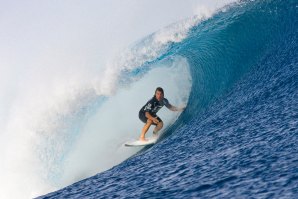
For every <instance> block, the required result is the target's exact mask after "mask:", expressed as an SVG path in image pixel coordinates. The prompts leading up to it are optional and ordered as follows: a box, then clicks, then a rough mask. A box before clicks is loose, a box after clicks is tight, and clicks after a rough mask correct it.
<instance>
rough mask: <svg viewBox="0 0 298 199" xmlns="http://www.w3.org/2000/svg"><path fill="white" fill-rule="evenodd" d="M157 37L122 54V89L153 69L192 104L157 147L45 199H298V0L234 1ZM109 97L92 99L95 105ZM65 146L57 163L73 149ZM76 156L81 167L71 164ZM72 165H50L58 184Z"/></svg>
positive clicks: (98, 105)
mask: <svg viewBox="0 0 298 199" xmlns="http://www.w3.org/2000/svg"><path fill="white" fill-rule="evenodd" d="M178 25H179V24H178ZM176 26H177V24H176ZM171 27H175V24H174V25H173V26H170V27H168V29H170V28H171ZM156 34H158V33H155V34H152V35H149V36H148V37H146V38H144V39H142V40H140V41H138V42H136V43H135V44H134V45H133V46H132V47H131V49H130V51H129V53H130V54H129V55H130V56H127V54H124V57H125V63H126V64H127V65H129V66H130V67H125V68H124V69H123V70H121V73H120V75H119V81H118V85H120V87H121V88H122V89H124V90H125V89H126V88H136V89H137V88H138V87H137V84H139V82H142V81H145V79H146V77H147V76H148V75H150V74H153V75H151V80H152V78H153V79H154V78H161V79H163V78H164V79H167V78H168V81H173V82H178V87H177V90H176V91H177V93H178V97H179V96H180V94H179V93H180V92H181V95H183V99H181V100H180V101H179V100H178V101H174V102H177V103H180V102H186V103H187V108H186V110H185V111H184V112H183V113H181V114H180V115H177V118H175V119H173V120H172V121H173V122H172V123H171V122H168V123H169V124H170V125H168V126H167V127H165V130H164V131H163V134H162V136H161V137H160V139H159V141H158V142H157V143H156V144H155V145H153V146H150V147H145V148H139V149H135V151H133V153H132V154H133V155H132V154H131V155H129V156H128V157H127V159H126V158H124V159H123V160H121V161H119V164H116V165H115V166H114V167H112V168H110V169H108V170H106V171H102V172H99V173H98V174H96V175H94V176H92V177H89V178H86V179H82V180H80V181H78V182H76V183H74V184H71V185H69V186H67V187H65V188H62V189H60V190H57V191H55V192H52V193H48V194H47V195H44V196H40V197H38V198H298V1H296V0H288V1H284V0H268V1H240V2H237V3H234V4H230V5H229V6H226V7H224V8H223V9H221V10H219V11H218V12H216V13H215V14H214V15H212V16H211V17H209V18H205V19H202V20H199V21H196V22H195V23H192V24H191V25H190V27H188V31H187V32H186V33H183V35H182V36H181V35H180V36H181V37H179V34H182V33H181V32H178V33H177V34H176V36H177V35H178V36H177V37H175V38H176V39H168V40H167V41H166V42H165V43H162V42H160V43H158V44H160V45H159V46H158V48H157V47H156V45H157V44H156ZM177 38H178V39H177ZM154 42H155V43H154ZM144 46H145V47H147V51H144V52H143V51H142V49H143V48H144ZM150 46H151V47H150ZM149 47H150V48H149ZM148 49H150V50H151V51H150V50H148ZM127 57H129V58H127ZM140 57H141V58H142V59H140ZM128 59H129V62H128V61H127V60H128ZM120 64H121V63H120ZM181 66H183V67H182V68H181ZM184 66H185V67H184ZM179 67H180V68H179ZM185 68H186V69H187V70H186V69H185ZM154 71H157V73H161V71H162V72H164V73H162V76H158V75H156V76H155V73H154ZM172 71H174V72H173V73H176V74H178V75H177V76H174V77H172V76H171V73H172ZM181 76H183V78H182V77H181ZM171 77H172V78H171ZM179 77H180V78H181V79H179ZM171 79H172V80H171ZM149 82H150V81H149ZM184 83H185V85H184ZM180 84H181V85H184V86H182V87H179V85H180ZM161 86H162V85H161ZM120 90H121V89H120ZM185 90H187V91H188V92H187V94H184V91H185ZM119 92H121V91H119ZM142 95H143V94H142ZM165 95H166V97H167V90H165ZM149 97H150V96H149V95H148V96H147V98H148V99H149ZM168 99H169V101H170V102H171V97H168ZM109 100H113V96H112V97H110V98H104V97H91V99H90V101H91V102H90V101H89V102H88V103H89V104H90V103H91V104H93V105H92V106H91V107H93V108H95V109H96V110H98V107H100V106H101V105H102V103H109ZM143 102H144V103H145V102H146V101H143ZM125 103H131V102H130V101H126V102H125ZM132 103H133V102H132ZM173 104H175V103H173ZM142 105H143V104H142ZM89 107H90V106H89ZM140 107H141V106H140ZM140 107H139V106H138V107H137V108H136V109H139V108H140ZM164 109H166V108H164ZM91 112H92V111H91ZM77 114H82V113H81V112H79V113H77ZM92 114H93V115H94V114H95V113H90V114H89V115H92ZM85 115H86V114H85ZM87 115H88V114H87ZM114 116H115V115H114ZM117 117H118V119H119V117H121V118H123V120H125V118H124V117H123V115H117ZM135 117H136V118H137V111H135ZM120 120H121V119H120ZM136 122H138V123H140V122H139V121H137V120H136ZM139 125H140V126H141V125H142V124H141V123H140V124H139ZM77 128H78V127H73V129H77ZM118 133H121V132H118ZM150 133H151V132H148V135H149V134H150ZM130 136H131V137H133V136H134V137H138V136H139V134H134V135H130ZM120 137H121V136H120ZM75 139H77V138H73V140H75ZM103 142H104V141H102V143H103ZM106 142H109V140H107V141H106ZM124 142H125V138H123V136H122V138H121V139H120V140H119V143H120V144H121V143H124ZM118 149H119V150H121V151H123V150H128V149H126V148H125V147H121V146H119V148H118ZM105 150H106V151H107V153H108V151H110V150H111V148H110V147H109V146H107V147H106V148H105ZM41 151H43V150H41ZM65 151H67V152H65V153H64V156H63V157H59V158H57V159H59V161H63V158H64V157H65V156H66V155H65V154H69V153H72V151H71V147H69V148H68V149H66V150H65ZM113 153H114V152H113V151H112V152H111V153H108V156H109V157H107V158H106V159H107V160H109V159H110V158H111V159H112V158H113V156H114V154H113ZM115 153H116V152H115ZM117 153H118V151H117ZM84 156H88V153H87V154H85V155H84ZM55 161H57V160H55ZM78 162H79V163H80V164H84V162H80V160H77V162H75V161H72V162H71V163H72V164H74V165H75V164H77V163H78ZM86 164H88V162H86ZM98 164H99V163H98ZM66 169H67V167H64V170H59V172H56V171H55V169H53V172H52V173H54V174H55V175H53V176H50V177H49V178H50V179H54V180H53V183H54V182H55V179H57V178H59V175H60V176H61V175H62V174H61V173H63V172H64V171H65V170H66Z"/></svg>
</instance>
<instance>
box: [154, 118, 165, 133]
mask: <svg viewBox="0 0 298 199" xmlns="http://www.w3.org/2000/svg"><path fill="white" fill-rule="evenodd" d="M162 127H163V122H162V121H160V122H158V123H157V125H156V127H155V128H154V130H153V134H154V135H157V133H158V131H160V129H162Z"/></svg>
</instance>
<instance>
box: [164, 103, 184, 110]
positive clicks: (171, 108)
mask: <svg viewBox="0 0 298 199" xmlns="http://www.w3.org/2000/svg"><path fill="white" fill-rule="evenodd" d="M167 108H168V109H170V110H171V111H183V110H184V109H185V107H176V106H173V105H172V104H169V106H167Z"/></svg>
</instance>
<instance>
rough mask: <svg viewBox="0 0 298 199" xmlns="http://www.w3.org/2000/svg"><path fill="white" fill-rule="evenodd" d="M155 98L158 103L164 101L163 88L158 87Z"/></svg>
mask: <svg viewBox="0 0 298 199" xmlns="http://www.w3.org/2000/svg"><path fill="white" fill-rule="evenodd" d="M154 96H155V98H156V99H157V100H158V101H160V100H162V99H163V97H164V92H163V89H162V88H161V87H157V88H156V90H155V95H154Z"/></svg>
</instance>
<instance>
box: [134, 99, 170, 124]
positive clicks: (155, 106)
mask: <svg viewBox="0 0 298 199" xmlns="http://www.w3.org/2000/svg"><path fill="white" fill-rule="evenodd" d="M163 106H166V107H167V108H171V104H170V103H169V101H168V100H167V99H166V98H163V99H162V100H161V101H158V100H157V99H156V98H155V96H154V97H152V98H151V99H150V100H149V101H148V102H147V103H146V104H145V105H144V106H143V107H142V108H141V110H140V112H139V117H140V116H141V117H142V119H141V118H140V119H141V120H142V121H143V119H144V116H145V113H146V112H149V113H150V115H151V116H152V117H156V113H157V112H158V111H159V110H160V109H161V108H162V107H163Z"/></svg>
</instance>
